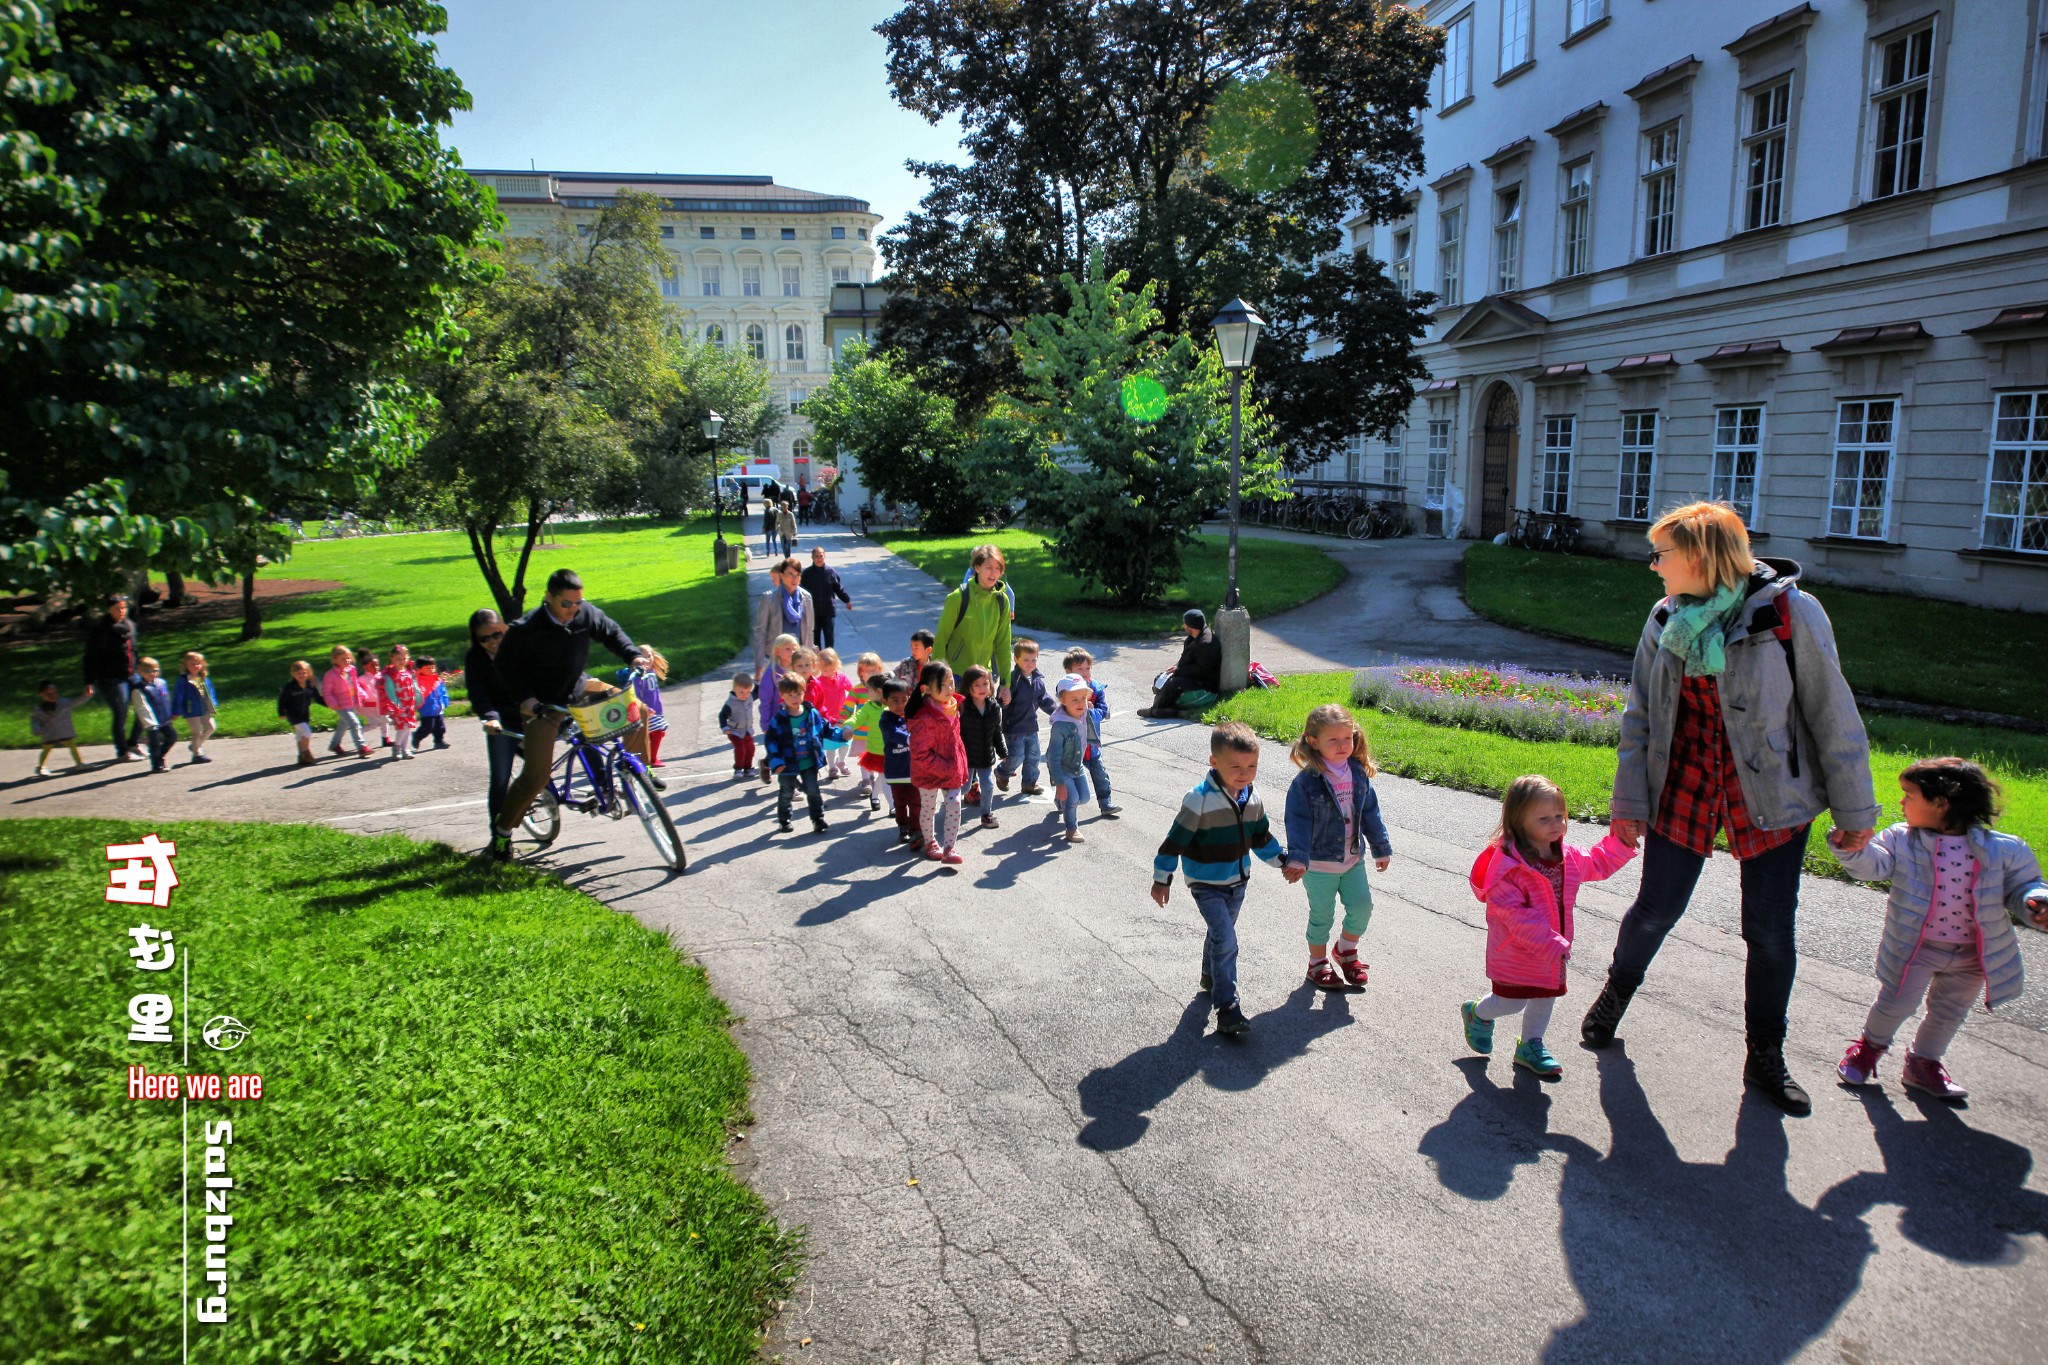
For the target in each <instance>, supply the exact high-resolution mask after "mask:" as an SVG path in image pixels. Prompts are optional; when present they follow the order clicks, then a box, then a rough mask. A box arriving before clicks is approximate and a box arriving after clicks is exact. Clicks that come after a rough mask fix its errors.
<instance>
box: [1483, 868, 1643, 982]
mask: <svg viewBox="0 0 2048 1365" xmlns="http://www.w3.org/2000/svg"><path fill="white" fill-rule="evenodd" d="M1635 856H1636V855H1635V854H1634V853H1632V852H1631V851H1629V850H1628V849H1627V848H1624V847H1623V846H1622V844H1621V841H1620V840H1618V839H1616V838H1615V837H1614V836H1613V835H1611V834H1610V835H1608V836H1607V837H1605V838H1604V839H1602V840H1601V841H1600V842H1599V843H1597V844H1595V845H1594V846H1593V847H1592V848H1590V849H1582V848H1573V847H1572V846H1571V845H1570V844H1566V845H1564V904H1562V905H1559V904H1558V903H1557V898H1556V897H1555V896H1553V895H1552V894H1551V891H1550V879H1549V878H1547V877H1545V876H1544V875H1543V873H1542V872H1541V871H1539V870H1538V869H1536V868H1533V867H1531V866H1529V864H1528V863H1526V862H1524V861H1522V856H1521V854H1519V853H1517V852H1516V851H1515V850H1514V849H1513V848H1511V847H1508V846H1506V845H1503V844H1493V845H1490V846H1489V847H1488V848H1487V849H1486V851H1485V852H1483V853H1481V854H1480V855H1479V857H1478V859H1477V860H1476V861H1475V862H1474V863H1473V864H1472V894H1473V895H1475V896H1477V897H1478V898H1479V899H1480V900H1482V901H1485V902H1486V976H1487V979H1488V980H1490V981H1499V982H1503V983H1505V984H1507V985H1511V986H1533V987H1535V988H1537V989H1539V990H1552V991H1561V990H1563V989H1564V955H1565V954H1566V953H1568V952H1570V951H1571V947H1572V906H1573V904H1574V903H1576V902H1577V900H1578V898H1579V887H1580V886H1581V885H1582V884H1583V883H1586V882H1603V881H1606V880H1607V879H1608V878H1609V877H1611V876H1613V875H1614V874H1615V873H1617V872H1619V871H1620V870H1621V869H1622V868H1623V867H1625V866H1627V865H1628V860H1629V859H1631V858H1633V857H1635Z"/></svg>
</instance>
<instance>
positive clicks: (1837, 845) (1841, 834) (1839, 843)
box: [1828, 829, 1876, 853]
mask: <svg viewBox="0 0 2048 1365" xmlns="http://www.w3.org/2000/svg"><path fill="white" fill-rule="evenodd" d="M1875 832H1876V831H1874V830H1868V829H1846V830H1845V829H1831V830H1829V831H1828V847H1829V848H1831V849H1833V850H1834V851H1835V852H1837V853H1855V852H1858V851H1859V850H1861V849H1862V848H1863V846H1864V845H1865V844H1868V843H1869V842H1870V836H1871V835H1872V834H1874V833H1875Z"/></svg>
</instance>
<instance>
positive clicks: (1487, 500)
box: [1479, 384, 1521, 540]
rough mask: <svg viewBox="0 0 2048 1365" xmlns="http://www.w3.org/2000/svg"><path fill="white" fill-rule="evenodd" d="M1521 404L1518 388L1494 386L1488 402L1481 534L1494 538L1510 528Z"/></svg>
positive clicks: (1482, 461) (1481, 469)
mask: <svg viewBox="0 0 2048 1365" xmlns="http://www.w3.org/2000/svg"><path fill="white" fill-rule="evenodd" d="M1520 424H1521V407H1520V405H1519V404H1518V403H1516V402H1515V391H1514V390H1513V389H1511V388H1509V387H1508V386H1507V385H1505V384H1498V385H1495V386H1494V390H1493V396H1492V397H1491V398H1490V399H1488V400H1487V404H1486V424H1485V426H1484V428H1483V429H1482V435H1483V436H1484V437H1485V441H1484V444H1483V445H1482V447H1481V452H1482V453H1481V458H1480V465H1479V534H1480V535H1481V536H1482V537H1483V538H1485V539H1487V540H1491V539H1493V538H1494V537H1495V536H1497V535H1499V534H1500V533H1501V532H1503V531H1505V530H1507V529H1508V500H1509V497H1510V496H1511V494H1512V492H1513V489H1514V486H1515V449H1516V447H1517V446H1518V445H1519V444H1520V442H1519V441H1518V440H1517V436H1518V434H1519V433H1518V431H1517V428H1518V427H1519V426H1520Z"/></svg>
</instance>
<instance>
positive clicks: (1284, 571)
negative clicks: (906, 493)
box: [875, 528, 1344, 640]
mask: <svg viewBox="0 0 2048 1365" xmlns="http://www.w3.org/2000/svg"><path fill="white" fill-rule="evenodd" d="M875 539H877V540H880V541H883V542H885V543H887V545H888V546H889V548H890V549H891V550H894V551H895V552H896V553H897V554H899V555H902V556H903V557H904V558H905V559H907V560H909V561H910V562H911V563H913V564H915V565H917V567H918V568H920V569H923V570H924V571H925V572H926V573H928V574H930V575H931V576H932V577H934V578H936V579H938V580H939V581H940V582H941V583H944V584H946V585H947V586H948V587H949V588H950V587H957V586H958V585H959V582H960V576H961V575H962V574H964V573H966V572H967V557H968V554H969V553H970V552H971V551H972V550H973V549H974V547H975V546H977V545H986V544H989V543H991V542H993V543H994V544H996V545H999V546H1001V547H1002V551H1003V558H1004V560H1005V562H1006V563H1007V564H1008V572H1009V580H1010V586H1011V587H1012V588H1014V589H1015V590H1016V593H1017V625H1018V626H1019V627H1020V628H1021V627H1029V628H1030V629H1033V630H1044V631H1051V632H1054V633H1056V634H1060V635H1065V636H1068V637H1071V638H1078V639H1083V640H1144V639H1150V638H1152V637H1154V636H1159V635H1169V634H1172V633H1174V632H1175V631H1178V630H1179V629H1180V615H1181V613H1182V612H1183V611H1186V610H1187V609H1188V608H1189V607H1200V608H1201V609H1202V610H1203V611H1205V612H1207V613H1209V617H1210V619H1211V620H1212V621H1213V620H1214V619H1215V616H1216V611H1217V609H1218V608H1219V607H1220V606H1222V604H1223V588H1224V582H1225V579H1226V576H1227V573H1228V568H1227V560H1228V550H1229V542H1228V540H1226V539H1225V538H1224V537H1222V536H1199V537H1197V538H1196V540H1195V543H1194V544H1193V545H1191V546H1189V547H1188V549H1187V551H1186V553H1185V554H1184V555H1183V556H1182V559H1181V567H1182V569H1183V570H1184V572H1183V574H1182V576H1181V581H1180V582H1178V583H1176V584H1174V585H1173V586H1172V587H1171V588H1170V589H1168V590H1167V594H1166V602H1165V605H1163V606H1160V607H1157V608H1137V609H1132V608H1129V607H1120V606H1117V605H1116V604H1115V603H1113V602H1111V601H1110V600H1109V598H1108V596H1107V595H1106V594H1105V593H1104V592H1103V591H1102V589H1100V588H1099V587H1090V588H1087V589H1085V590H1084V589H1083V587H1082V585H1081V582H1080V580H1078V579H1076V578H1074V577H1073V576H1071V575H1070V574H1067V573H1065V572H1063V571H1062V570H1061V569H1060V568H1059V567H1058V566H1057V565H1055V564H1054V563H1053V558H1052V550H1051V548H1050V547H1049V546H1048V545H1047V544H1046V542H1045V537H1044V536H1041V535H1039V534H1038V533H1037V532H1036V531H1025V530H1018V529H1014V528H1013V529H1009V530H1002V531H983V532H979V533H977V534H974V535H969V536H928V535H923V534H920V533H918V532H915V531H884V532H880V533H878V534H877V535H876V537H875ZM1343 581H1344V566H1343V565H1341V564H1339V563H1338V562H1337V561H1336V560H1334V559H1332V558H1330V557H1329V556H1328V555H1327V554H1324V553H1323V552H1322V551H1321V550H1319V549H1317V548H1316V547H1315V546H1313V545H1297V544H1294V543H1292V542H1289V541H1281V540H1262V539H1258V538H1255V537H1252V536H1245V537H1242V538H1240V539H1239V540H1238V543H1237V591H1238V596H1239V597H1240V598H1241V599H1243V602H1244V605H1245V607H1246V608H1247V609H1248V610H1249V611H1250V612H1251V614H1252V618H1253V619H1254V620H1264V619H1265V618H1267V617H1270V616H1275V615H1278V614H1279V613H1281V612H1283V611H1286V610H1288V609H1289V608H1290V607H1298V606H1300V605H1301V604H1302V603H1304V602H1307V601H1309V600H1311V599H1312V598H1317V597H1321V596H1322V595H1323V594H1324V593H1326V592H1328V591H1330V589H1332V588H1334V587H1336V586H1337V585H1338V584H1339V583H1342V582H1343Z"/></svg>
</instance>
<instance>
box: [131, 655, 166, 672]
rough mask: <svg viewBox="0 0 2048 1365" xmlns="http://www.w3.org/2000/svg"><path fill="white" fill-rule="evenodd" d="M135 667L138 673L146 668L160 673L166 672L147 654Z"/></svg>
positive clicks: (137, 661)
mask: <svg viewBox="0 0 2048 1365" xmlns="http://www.w3.org/2000/svg"><path fill="white" fill-rule="evenodd" d="M135 667H136V670H137V671H138V672H140V671H141V670H142V669H145V668H153V669H155V670H156V671H157V672H159V673H161V672H163V671H164V666H163V665H162V664H160V663H158V662H157V661H156V660H155V659H152V658H150V657H149V656H148V655H147V654H145V655H143V656H142V657H141V658H140V659H137V660H136V661H135Z"/></svg>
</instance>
